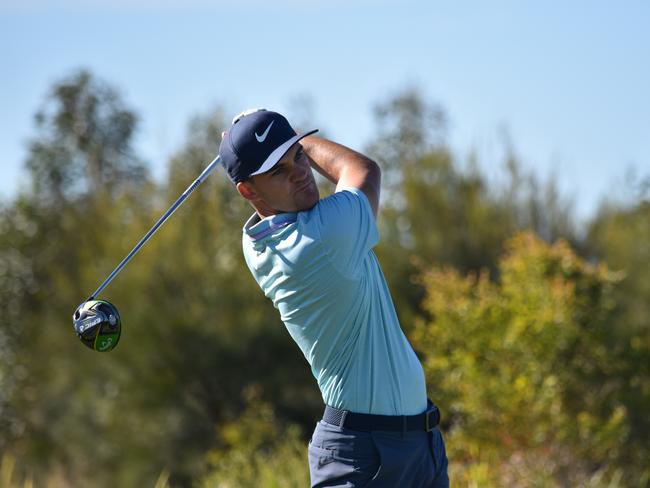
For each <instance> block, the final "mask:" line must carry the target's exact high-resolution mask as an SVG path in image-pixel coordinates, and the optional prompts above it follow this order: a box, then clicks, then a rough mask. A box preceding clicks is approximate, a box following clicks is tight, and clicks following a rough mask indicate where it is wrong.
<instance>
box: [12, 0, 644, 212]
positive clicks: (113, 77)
mask: <svg viewBox="0 0 650 488" xmlns="http://www.w3.org/2000/svg"><path fill="white" fill-rule="evenodd" d="M648 25H650V3H648V2H642V1H629V2H617V3H613V2H599V1H591V2H588V1H576V2H557V1H551V2H536V3H533V2H515V1H512V2H463V1H458V2H434V1H429V2H417V1H408V0H407V1H403V2H396V1H381V0H379V1H357V2H343V1H338V0H330V1H312V2H307V1H297V0H296V1H282V0H278V1H275V2H263V1H246V0H242V1H240V2H223V1H213V2H208V1H202V0H186V1H180V0H167V1H154V0H131V1H127V0H113V1H108V0H85V1H81V0H23V1H15V0H3V2H2V3H0V59H1V60H2V66H3V75H2V76H1V77H0V93H2V104H1V107H2V108H1V109H0V147H1V148H2V156H1V159H0V166H1V168H2V178H0V199H1V200H7V199H9V198H11V197H12V196H13V195H15V194H16V192H17V191H18V189H19V188H20V186H21V185H24V184H25V181H26V178H25V175H24V173H23V171H22V165H23V162H24V159H25V155H26V144H25V143H26V141H27V140H28V139H29V138H30V137H31V136H33V135H34V128H33V124H32V117H33V114H34V113H35V111H36V110H37V108H38V107H39V105H40V104H41V103H42V101H43V100H44V98H45V96H46V93H47V90H48V88H49V87H50V86H51V84H52V83H53V82H54V81H56V80H58V79H60V78H62V77H64V76H66V75H68V74H70V73H71V72H72V71H73V70H74V69H76V68H79V67H87V68H89V69H90V70H92V71H93V73H95V74H96V75H98V76H99V77H101V78H103V79H105V80H107V81H108V82H110V83H111V84H113V85H115V86H117V87H118V88H119V89H120V90H121V93H122V94H123V96H124V98H125V99H126V101H127V103H128V104H129V105H130V106H131V107H133V108H134V109H135V110H136V111H137V112H138V113H139V115H140V117H141V124H140V130H139V132H138V135H137V139H136V147H137V149H138V152H139V153H140V154H141V155H142V156H143V157H144V158H145V159H146V160H147V161H148V162H149V163H150V164H151V168H152V171H153V173H154V175H156V176H157V177H162V176H164V172H165V167H166V162H167V160H168V157H169V155H170V154H171V153H173V152H174V151H175V150H176V149H178V148H179V147H180V146H181V144H182V143H183V141H184V139H185V133H186V132H185V131H186V126H187V123H188V121H189V119H190V117H191V116H193V115H196V114H200V113H206V112H207V111H209V110H210V109H211V108H212V107H214V106H215V105H217V104H222V105H225V106H226V107H227V108H228V109H229V110H230V111H231V112H232V113H233V115H234V113H236V112H238V111H240V110H243V109H245V108H249V107H256V106H265V107H268V108H272V109H276V110H280V111H282V110H291V109H292V108H295V107H296V100H299V99H300V97H304V96H306V95H309V96H310V97H311V98H312V99H313V114H314V123H315V125H316V126H319V127H322V128H324V129H326V130H327V132H328V134H329V135H330V136H331V137H332V138H334V139H336V140H338V141H339V142H342V143H344V144H348V145H350V146H352V147H355V148H357V149H360V148H363V146H364V144H365V143H366V141H368V140H369V139H370V138H371V137H372V132H373V128H374V126H373V121H372V107H373V105H374V104H375V103H376V102H378V101H381V100H385V99H386V98H387V97H388V96H390V95H391V94H394V93H396V92H398V91H399V90H400V89H401V88H403V87H404V86H406V85H416V86H418V87H420V88H421V90H422V91H423V92H424V93H425V94H426V96H427V97H428V98H429V99H430V100H431V101H436V102H438V103H440V104H442V106H443V107H444V108H445V109H446V111H447V113H448V116H449V120H450V130H449V137H450V142H451V144H452V147H453V148H454V150H455V151H456V152H457V153H458V155H459V156H460V157H461V158H464V157H466V156H467V154H469V152H470V151H471V150H475V151H476V152H477V153H478V156H479V160H480V165H481V167H482V168H483V169H484V170H485V172H486V173H487V174H489V175H491V176H493V177H495V175H498V174H499V171H500V169H501V167H502V164H501V163H502V150H503V145H502V137H501V135H500V134H501V133H502V129H503V128H504V127H505V128H506V129H507V130H508V132H509V134H510V139H511V140H512V142H513V144H514V147H515V149H516V152H517V153H518V154H519V156H520V157H521V159H522V161H523V162H524V164H525V166H526V167H527V168H530V169H533V170H534V171H536V172H537V173H538V174H539V175H540V176H542V177H546V176H548V175H549V174H554V175H555V176H556V177H557V179H558V182H559V184H560V187H561V188H562V190H563V191H564V193H565V194H566V195H567V196H570V197H571V198H572V199H573V200H574V202H575V205H576V208H577V211H578V214H579V215H580V216H583V217H584V216H587V215H590V214H591V213H592V212H593V211H594V210H595V206H596V204H597V202H598V201H599V200H600V198H601V197H602V196H603V195H613V196H615V197H622V196H624V192H625V188H624V185H623V179H624V176H625V173H626V170H627V169H628V168H633V169H635V170H636V172H637V173H638V174H639V175H649V174H650V93H649V92H650V88H649V87H650V29H648Z"/></svg>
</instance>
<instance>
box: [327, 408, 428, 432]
mask: <svg viewBox="0 0 650 488" xmlns="http://www.w3.org/2000/svg"><path fill="white" fill-rule="evenodd" d="M323 422H327V423H328V424H333V425H337V426H339V427H345V428H346V429H352V430H360V431H363V432H371V431H373V430H384V431H396V432H404V431H408V430H423V431H426V432H431V431H432V430H433V429H435V428H436V426H437V425H438V424H439V423H440V410H438V407H436V406H435V405H434V404H433V403H431V402H429V406H428V407H427V410H426V411H425V412H424V413H421V414H418V415H402V416H393V415H375V414H369V413H356V412H350V411H348V410H340V409H338V408H334V407H330V406H329V405H326V406H325V412H324V413H323Z"/></svg>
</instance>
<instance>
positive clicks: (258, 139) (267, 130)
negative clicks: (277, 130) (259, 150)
mask: <svg viewBox="0 0 650 488" xmlns="http://www.w3.org/2000/svg"><path fill="white" fill-rule="evenodd" d="M273 122H275V120H272V121H271V123H270V124H269V126H268V127H267V128H266V130H265V131H264V132H263V133H262V135H261V136H258V135H257V132H256V133H255V139H257V142H264V139H266V136H268V135H269V131H270V130H271V126H272V125H273Z"/></svg>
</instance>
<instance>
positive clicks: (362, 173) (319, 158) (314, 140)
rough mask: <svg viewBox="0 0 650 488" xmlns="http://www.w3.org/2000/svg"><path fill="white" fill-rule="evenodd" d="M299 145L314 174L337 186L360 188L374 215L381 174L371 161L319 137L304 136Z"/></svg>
mask: <svg viewBox="0 0 650 488" xmlns="http://www.w3.org/2000/svg"><path fill="white" fill-rule="evenodd" d="M300 142H301V144H302V146H303V149H304V151H305V154H306V155H307V156H308V157H309V159H310V160H311V165H312V167H313V168H314V169H315V170H316V171H318V172H319V173H320V174H321V175H323V176H324V177H325V178H327V179H328V180H329V181H331V182H332V183H335V184H336V185H337V187H338V186H351V187H355V188H359V189H361V190H362V191H363V192H364V193H365V194H366V196H367V197H368V199H369V200H370V205H371V207H372V210H373V213H374V214H375V215H377V208H378V206H379V187H380V182H381V171H380V170H379V166H377V164H376V163H375V162H374V161H373V160H372V159H370V158H368V157H366V156H364V155H363V154H361V153H358V152H356V151H354V150H352V149H350V148H347V147H345V146H342V145H341V144H337V143H336V142H333V141H329V140H327V139H323V138H322V137H317V136H307V137H305V138H304V139H302V140H301V141H300Z"/></svg>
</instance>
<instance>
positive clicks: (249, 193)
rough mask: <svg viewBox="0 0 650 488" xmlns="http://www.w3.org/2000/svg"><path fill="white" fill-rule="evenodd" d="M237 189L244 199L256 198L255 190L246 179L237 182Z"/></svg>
mask: <svg viewBox="0 0 650 488" xmlns="http://www.w3.org/2000/svg"><path fill="white" fill-rule="evenodd" d="M237 191H238V192H239V194H240V195H241V196H242V197H244V198H245V199H246V200H255V199H256V198H257V192H256V191H255V189H254V188H253V185H251V184H250V183H248V182H247V181H240V182H239V183H237Z"/></svg>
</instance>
